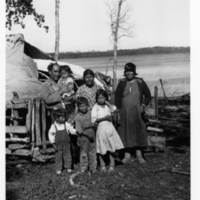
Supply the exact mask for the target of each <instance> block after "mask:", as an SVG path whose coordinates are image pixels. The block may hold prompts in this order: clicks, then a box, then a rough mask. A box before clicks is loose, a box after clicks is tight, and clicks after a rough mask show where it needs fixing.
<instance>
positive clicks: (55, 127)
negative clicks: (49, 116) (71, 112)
mask: <svg viewBox="0 0 200 200" xmlns="http://www.w3.org/2000/svg"><path fill="white" fill-rule="evenodd" d="M53 114H54V117H55V122H54V123H53V124H52V125H51V128H50V130H49V141H50V143H51V144H52V145H53V147H54V149H55V151H56V158H55V162H56V163H55V165H56V173H57V174H61V173H62V168H63V164H64V168H67V171H68V172H71V171H72V170H71V165H72V156H71V145H70V136H69V133H70V134H73V135H75V134H77V133H76V129H74V128H73V127H72V126H71V125H70V124H69V123H68V122H66V119H65V112H64V111H63V110H62V109H57V110H55V111H54V113H53Z"/></svg>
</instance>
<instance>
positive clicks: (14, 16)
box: [6, 0, 49, 32]
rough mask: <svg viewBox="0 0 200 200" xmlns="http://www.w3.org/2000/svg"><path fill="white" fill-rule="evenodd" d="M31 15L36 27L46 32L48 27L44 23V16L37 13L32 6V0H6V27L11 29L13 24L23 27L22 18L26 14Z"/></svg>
mask: <svg viewBox="0 0 200 200" xmlns="http://www.w3.org/2000/svg"><path fill="white" fill-rule="evenodd" d="M28 15H29V16H33V18H34V20H35V22H36V23H37V25H38V27H40V28H44V29H45V31H46V32H48V29H49V27H48V26H46V25H44V23H45V17H44V15H42V14H38V13H37V11H36V10H35V8H34V6H33V0H26V1H23V0H6V28H8V29H9V30H11V29H12V26H13V24H16V25H20V26H21V27H22V28H25V23H24V19H25V18H26V16H28Z"/></svg>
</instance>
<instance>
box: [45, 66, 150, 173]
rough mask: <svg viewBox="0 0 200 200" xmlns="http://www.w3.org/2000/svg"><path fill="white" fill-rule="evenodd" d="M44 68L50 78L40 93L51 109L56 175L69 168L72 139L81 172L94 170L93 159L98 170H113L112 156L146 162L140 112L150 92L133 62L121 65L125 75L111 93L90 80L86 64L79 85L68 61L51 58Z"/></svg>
mask: <svg viewBox="0 0 200 200" xmlns="http://www.w3.org/2000/svg"><path fill="white" fill-rule="evenodd" d="M48 72H49V76H50V77H49V79H48V80H46V81H45V82H44V83H43V84H44V88H43V91H42V97H43V99H44V101H45V103H46V105H47V107H48V108H49V110H50V113H51V121H52V124H51V126H50V129H49V132H48V137H49V141H50V143H51V144H52V146H53V148H54V149H55V152H56V158H55V168H56V173H57V174H61V173H62V170H63V169H66V170H67V172H69V173H70V172H71V171H72V169H73V156H72V154H73V153H72V151H73V149H74V148H73V146H74V145H73V144H72V140H74V138H76V139H75V140H76V143H77V144H78V146H79V162H80V171H81V172H82V173H84V172H86V171H88V170H90V171H91V172H96V170H97V165H98V164H97V163H98V162H97V161H99V165H100V171H101V172H113V171H114V170H115V159H116V157H118V158H120V159H121V162H123V163H128V162H131V161H133V160H134V158H135V157H136V158H137V159H138V161H139V162H140V163H145V162H146V161H145V159H144V156H143V150H144V148H145V147H146V146H147V135H146V126H145V123H144V121H143V118H142V113H143V112H144V109H145V107H146V106H147V105H148V104H149V102H150V101H151V94H150V90H149V88H148V86H147V84H146V83H145V81H144V80H143V79H142V78H138V77H137V73H136V66H135V64H133V63H126V64H125V66H124V76H125V78H124V79H122V80H121V81H119V83H118V86H117V88H116V91H115V92H114V93H113V94H112V95H111V94H110V93H109V92H108V91H106V90H105V89H104V88H103V87H101V86H100V85H98V84H97V83H96V82H95V74H94V72H93V71H92V70H91V69H86V70H85V71H84V73H83V81H84V84H83V85H81V86H80V87H77V85H76V83H75V81H74V77H73V73H72V70H71V69H70V67H69V66H68V65H63V66H60V65H59V64H58V63H51V64H50V65H49V66H48ZM111 96H112V97H111ZM111 99H112V101H111ZM111 102H112V103H111ZM116 116H118V117H116ZM116 119H117V120H116ZM115 120H116V121H117V122H116V123H115V126H114V125H113V123H114V122H115ZM72 138H73V139H72ZM106 158H107V160H108V162H109V167H108V168H107V164H106Z"/></svg>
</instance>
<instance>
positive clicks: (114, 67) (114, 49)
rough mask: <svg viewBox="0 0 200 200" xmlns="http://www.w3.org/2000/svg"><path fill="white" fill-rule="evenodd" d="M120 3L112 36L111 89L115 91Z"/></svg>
mask: <svg viewBox="0 0 200 200" xmlns="http://www.w3.org/2000/svg"><path fill="white" fill-rule="evenodd" d="M122 3H123V0H120V1H119V3H118V10H117V18H116V23H115V27H114V31H113V36H114V47H113V53H114V59H113V61H114V65H113V91H115V90H116V88H117V42H118V28H119V20H120V12H121V6H122Z"/></svg>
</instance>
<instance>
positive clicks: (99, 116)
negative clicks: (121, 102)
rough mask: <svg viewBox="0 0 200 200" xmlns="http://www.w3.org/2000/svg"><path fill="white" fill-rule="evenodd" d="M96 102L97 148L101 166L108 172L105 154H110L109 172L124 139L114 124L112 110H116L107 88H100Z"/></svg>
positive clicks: (94, 119) (93, 120) (93, 121)
mask: <svg viewBox="0 0 200 200" xmlns="http://www.w3.org/2000/svg"><path fill="white" fill-rule="evenodd" d="M96 102H97V103H96V104H95V105H94V107H93V108H92V113H91V115H92V123H97V124H98V127H97V132H96V150H97V153H98V154H99V159H100V167H101V171H102V172H106V171H107V169H106V166H105V161H104V155H105V154H106V153H108V154H109V159H110V167H109V169H108V172H112V171H114V167H115V161H114V157H113V153H114V152H115V151H116V150H119V149H122V148H124V147H123V144H122V141H121V139H120V137H119V135H118V133H117V131H116V130H115V128H114V126H113V124H112V116H111V112H114V111H115V110H116V107H115V106H114V105H111V104H110V103H109V102H108V94H107V93H106V91H105V90H102V89H100V90H98V91H97V93H96Z"/></svg>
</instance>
